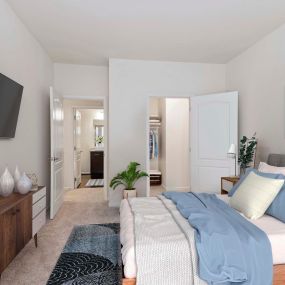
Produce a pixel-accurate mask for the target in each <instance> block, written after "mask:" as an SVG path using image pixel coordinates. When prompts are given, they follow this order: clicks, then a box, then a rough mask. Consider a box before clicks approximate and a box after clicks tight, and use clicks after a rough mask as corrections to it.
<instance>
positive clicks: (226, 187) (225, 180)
mask: <svg viewBox="0 0 285 285" xmlns="http://www.w3.org/2000/svg"><path fill="white" fill-rule="evenodd" d="M238 181H239V177H236V176H232V177H221V194H228V193H229V191H230V190H231V189H232V187H233V186H234V185H235V184H236V183H237V182H238Z"/></svg>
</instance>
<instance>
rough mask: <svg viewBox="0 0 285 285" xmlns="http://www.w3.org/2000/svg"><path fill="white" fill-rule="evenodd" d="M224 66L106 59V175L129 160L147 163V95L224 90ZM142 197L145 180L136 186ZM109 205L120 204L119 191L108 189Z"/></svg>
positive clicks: (144, 167)
mask: <svg viewBox="0 0 285 285" xmlns="http://www.w3.org/2000/svg"><path fill="white" fill-rule="evenodd" d="M225 87H226V84H225V66H224V65H223V64H198V63H180V62H158V61H140V60H123V59H110V61H109V177H113V176H114V175H116V174H117V173H118V171H121V170H122V169H124V168H125V167H126V165H127V164H128V163H129V161H133V160H134V161H137V162H139V163H141V166H142V169H146V163H147V159H146V157H147V154H146V150H147V136H148V134H147V131H146V120H147V104H148V99H149V97H150V96H165V97H183V96H188V95H189V96H190V95H196V94H206V93H212V92H219V91H224V90H225ZM137 190H138V195H139V196H145V195H146V192H147V181H146V180H141V181H140V182H139V183H138V185H137ZM109 195H110V196H109V198H110V200H109V204H110V206H119V204H120V200H121V195H122V193H121V191H119V190H116V191H113V190H110V192H109Z"/></svg>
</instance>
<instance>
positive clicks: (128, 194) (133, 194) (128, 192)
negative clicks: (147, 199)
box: [123, 189, 137, 199]
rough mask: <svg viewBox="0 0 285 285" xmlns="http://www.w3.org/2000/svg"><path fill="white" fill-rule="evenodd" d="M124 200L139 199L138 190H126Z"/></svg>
mask: <svg viewBox="0 0 285 285" xmlns="http://www.w3.org/2000/svg"><path fill="white" fill-rule="evenodd" d="M123 196H124V199H128V198H135V197H137V190H136V189H133V190H126V189H125V190H124V194H123Z"/></svg>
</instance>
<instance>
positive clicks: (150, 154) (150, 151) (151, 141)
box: [149, 130, 154, 159]
mask: <svg viewBox="0 0 285 285" xmlns="http://www.w3.org/2000/svg"><path fill="white" fill-rule="evenodd" d="M153 149H154V147H153V132H152V130H150V132H149V159H152V158H153Z"/></svg>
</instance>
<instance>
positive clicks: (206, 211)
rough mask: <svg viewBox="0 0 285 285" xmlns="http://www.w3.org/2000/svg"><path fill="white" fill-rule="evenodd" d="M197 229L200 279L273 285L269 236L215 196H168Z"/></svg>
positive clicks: (194, 194)
mask: <svg viewBox="0 0 285 285" xmlns="http://www.w3.org/2000/svg"><path fill="white" fill-rule="evenodd" d="M163 195H164V196H165V197H166V198H168V199H171V200H172V201H173V203H175V204H176V206H177V209H178V210H179V212H180V213H181V215H182V216H183V217H184V218H186V219H188V222H189V224H190V225H191V226H192V227H193V228H194V229H195V243H196V249H197V253H198V256H199V276H200V278H201V279H203V280H205V281H206V282H207V283H208V284H226V285H228V284H235V285H236V284H242V285H271V284H272V276H273V261H272V252H271V245H270V242H269V240H268V237H267V235H266V234H265V233H264V232H263V231H262V230H260V229H259V228H258V227H256V226H255V225H253V224H252V223H250V222H249V221H247V220H246V219H245V218H244V217H242V216H241V215H240V214H239V213H238V212H237V211H235V210H234V209H232V208H231V207H229V206H228V205H227V204H226V203H224V202H223V201H222V200H220V199H219V198H217V197H216V195H214V194H206V193H200V194H197V193H193V192H189V193H178V192H165V193H163Z"/></svg>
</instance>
